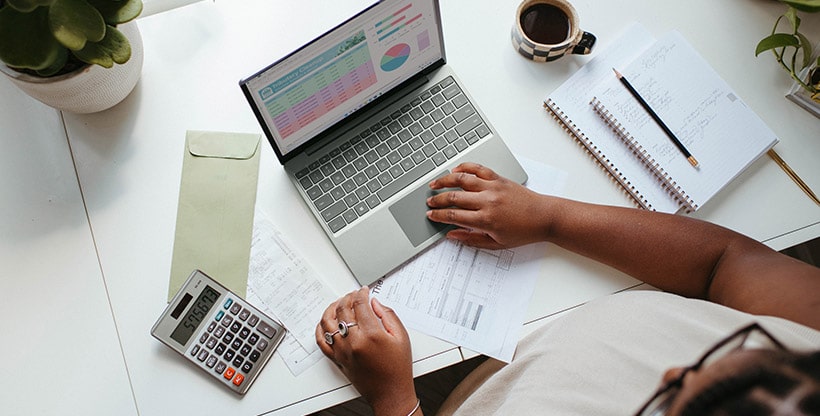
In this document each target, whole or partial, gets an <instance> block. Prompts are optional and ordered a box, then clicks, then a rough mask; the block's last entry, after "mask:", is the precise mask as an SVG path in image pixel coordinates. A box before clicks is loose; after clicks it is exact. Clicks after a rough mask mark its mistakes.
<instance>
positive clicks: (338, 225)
mask: <svg viewBox="0 0 820 416" xmlns="http://www.w3.org/2000/svg"><path fill="white" fill-rule="evenodd" d="M346 225H347V223H346V222H345V220H344V218H342V217H336V218H334V219H333V220H331V221H330V222H328V223H327V226H328V227H329V228H330V232H332V233H335V232H338V231H339V230H341V229H342V228H344V227H345V226H346Z"/></svg>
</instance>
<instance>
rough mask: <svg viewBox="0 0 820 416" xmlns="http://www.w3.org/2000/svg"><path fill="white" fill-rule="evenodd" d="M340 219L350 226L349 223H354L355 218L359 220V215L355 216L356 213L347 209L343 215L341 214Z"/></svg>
mask: <svg viewBox="0 0 820 416" xmlns="http://www.w3.org/2000/svg"><path fill="white" fill-rule="evenodd" d="M342 218H344V219H345V222H347V223H348V224H350V223H351V222H353V221H356V218H359V215H358V214H356V211H354V210H352V209H349V210H347V211H345V213H344V214H342ZM334 232H335V231H334Z"/></svg>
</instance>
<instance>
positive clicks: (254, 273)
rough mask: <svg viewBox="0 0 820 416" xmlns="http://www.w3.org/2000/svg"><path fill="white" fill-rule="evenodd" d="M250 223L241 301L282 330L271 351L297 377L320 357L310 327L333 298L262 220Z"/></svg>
mask: <svg viewBox="0 0 820 416" xmlns="http://www.w3.org/2000/svg"><path fill="white" fill-rule="evenodd" d="M255 218H256V220H255V221H254V228H253V237H252V241H251V256H250V267H249V272H248V294H247V300H248V302H250V303H252V304H254V305H256V306H257V307H259V308H260V309H262V310H263V311H264V312H266V313H268V314H270V315H271V316H272V317H274V318H276V319H278V320H279V321H280V322H281V323H282V324H283V325H284V326H285V328H287V330H288V334H287V336H286V337H285V339H284V340H283V341H282V344H281V345H280V346H279V348H278V350H277V352H278V353H279V354H281V356H282V358H283V359H284V361H285V364H287V366H288V368H289V369H290V371H291V373H293V374H294V375H298V374H300V373H301V372H302V371H304V370H305V369H307V368H309V367H310V366H311V365H313V364H314V363H316V362H317V361H319V360H320V359H321V358H322V357H323V355H322V354H321V351H320V350H319V348H318V347H317V346H316V335H315V331H316V324H317V323H318V322H319V320H320V319H321V318H322V313H323V312H324V310H325V308H327V305H329V304H330V303H331V302H333V301H335V300H336V296H335V295H334V294H333V293H332V292H331V291H330V289H328V288H327V286H325V285H324V284H323V283H322V282H321V281H320V280H319V279H318V277H317V275H316V273H315V272H314V271H313V269H311V268H310V266H309V265H308V264H307V263H306V262H305V260H304V259H303V258H302V257H301V256H300V255H299V254H298V253H296V252H294V251H293V250H292V249H291V247H290V246H289V245H288V244H287V242H286V241H285V239H284V238H283V237H282V234H281V233H280V232H279V231H278V230H277V229H276V227H274V225H273V223H271V221H270V220H269V219H268V218H266V217H265V216H264V215H263V214H262V213H261V212H259V211H257V212H256V216H255Z"/></svg>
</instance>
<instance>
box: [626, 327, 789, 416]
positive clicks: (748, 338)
mask: <svg viewBox="0 0 820 416" xmlns="http://www.w3.org/2000/svg"><path fill="white" fill-rule="evenodd" d="M756 332H757V333H759V334H761V335H763V336H762V337H752V335H753V334H755V333H756ZM761 341H762V342H761ZM747 344H748V346H751V347H754V348H774V349H779V350H785V349H786V347H785V346H783V344H782V343H781V342H780V341H778V340H777V339H775V337H774V336H772V334H770V333H769V332H767V331H766V330H765V329H763V327H761V326H760V325H758V324H757V323H753V324H750V325H748V326H745V327H743V328H740V329H738V330H737V331H735V332H734V333H733V334H731V335H729V336H728V337H726V338H724V339H723V340H721V341H719V342H718V343H717V344H715V345H714V346H713V347H712V348H710V349H709V350H708V351H706V352H705V353H704V354H703V355H702V356H701V357H700V359H699V360H698V361H697V362H695V363H694V364H692V365H690V366H689V367H686V368H684V369H683V371H681V373H680V375H678V377H677V378H675V379H674V380H671V381H669V382H667V383H666V384H664V385H663V386H661V388H660V389H658V391H657V392H655V394H654V395H653V396H652V397H651V398H650V399H649V401H647V402H646V404H644V405H643V406H642V407H641V410H639V411H638V412H637V413H636V414H635V415H636V416H646V415H651V416H655V415H664V414H666V411H667V410H668V409H669V407H670V406H671V405H672V402H673V401H674V400H675V397H677V395H678V393H679V392H680V389H681V386H682V385H683V378H684V377H685V376H686V374H687V373H689V372H690V371H694V370H698V369H699V368H701V367H705V366H708V365H709V364H712V363H713V362H715V361H718V360H719V359H721V358H723V357H725V356H726V355H727V354H728V353H730V352H732V351H736V350H741V349H744V348H747Z"/></svg>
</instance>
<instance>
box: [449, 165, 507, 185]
mask: <svg viewBox="0 0 820 416" xmlns="http://www.w3.org/2000/svg"><path fill="white" fill-rule="evenodd" d="M453 172H465V173H469V174H472V175H475V176H478V177H479V178H481V179H485V180H488V181H492V180H496V179H498V178H499V177H500V176H498V174H497V173H495V171H494V170H492V169H490V168H488V167H486V166H483V165H479V164H478V163H470V162H467V163H462V164H460V165H458V166H456V167H455V168H453Z"/></svg>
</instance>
